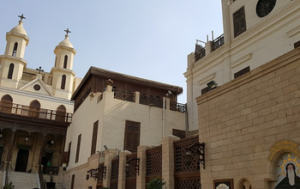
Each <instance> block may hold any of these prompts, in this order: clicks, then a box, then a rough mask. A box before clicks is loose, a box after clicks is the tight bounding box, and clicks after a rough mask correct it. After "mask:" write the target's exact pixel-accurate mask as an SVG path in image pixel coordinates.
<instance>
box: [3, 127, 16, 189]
mask: <svg viewBox="0 0 300 189" xmlns="http://www.w3.org/2000/svg"><path fill="white" fill-rule="evenodd" d="M15 136H16V130H14V129H12V130H11V137H10V143H9V148H8V153H7V157H6V172H5V184H8V171H9V167H10V166H11V153H12V150H13V147H14V141H15Z"/></svg>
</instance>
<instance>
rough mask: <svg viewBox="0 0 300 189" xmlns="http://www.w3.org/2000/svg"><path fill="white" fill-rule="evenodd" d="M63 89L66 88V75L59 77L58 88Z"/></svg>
mask: <svg viewBox="0 0 300 189" xmlns="http://www.w3.org/2000/svg"><path fill="white" fill-rule="evenodd" d="M65 87H66V75H63V76H62V77H61V86H60V88H61V89H65Z"/></svg>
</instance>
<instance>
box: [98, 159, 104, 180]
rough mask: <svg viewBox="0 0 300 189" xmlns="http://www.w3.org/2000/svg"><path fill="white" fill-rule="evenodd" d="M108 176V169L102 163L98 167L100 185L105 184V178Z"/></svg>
mask: <svg viewBox="0 0 300 189" xmlns="http://www.w3.org/2000/svg"><path fill="white" fill-rule="evenodd" d="M105 174H106V167H105V166H104V163H100V164H99V166H98V185H102V184H103V178H105V176H106V175H105Z"/></svg>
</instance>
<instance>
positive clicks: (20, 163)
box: [15, 149, 29, 172]
mask: <svg viewBox="0 0 300 189" xmlns="http://www.w3.org/2000/svg"><path fill="white" fill-rule="evenodd" d="M28 157H29V150H28V149H19V151H18V155H17V161H16V168H15V171H19V172H26V171H27V163H28Z"/></svg>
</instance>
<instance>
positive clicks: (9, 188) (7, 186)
mask: <svg viewBox="0 0 300 189" xmlns="http://www.w3.org/2000/svg"><path fill="white" fill-rule="evenodd" d="M14 188H15V186H14V185H13V184H12V182H10V183H8V184H6V185H5V186H3V189H14Z"/></svg>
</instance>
